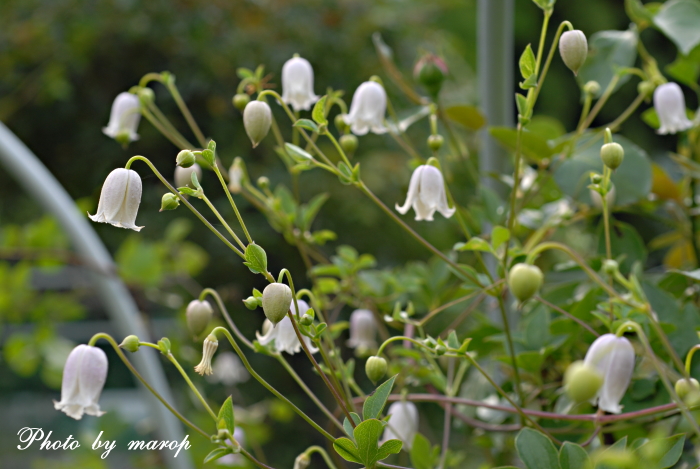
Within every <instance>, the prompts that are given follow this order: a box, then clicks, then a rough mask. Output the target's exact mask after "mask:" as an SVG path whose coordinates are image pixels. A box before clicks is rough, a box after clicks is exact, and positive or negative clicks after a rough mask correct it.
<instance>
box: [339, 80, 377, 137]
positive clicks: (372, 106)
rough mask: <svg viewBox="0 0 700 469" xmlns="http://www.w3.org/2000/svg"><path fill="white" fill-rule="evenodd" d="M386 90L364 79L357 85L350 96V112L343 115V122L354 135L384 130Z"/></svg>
mask: <svg viewBox="0 0 700 469" xmlns="http://www.w3.org/2000/svg"><path fill="white" fill-rule="evenodd" d="M385 113H386V91H384V87H383V86H382V85H380V84H379V83H377V82H374V81H366V82H364V83H362V84H361V85H360V86H358V87H357V89H356V90H355V94H354V95H353V96H352V104H351V105H350V113H349V114H347V115H345V117H344V119H345V123H346V124H348V125H349V126H350V129H351V130H352V133H354V134H355V135H365V134H366V133H367V132H369V131H370V130H371V131H372V132H374V133H375V134H383V133H385V132H386V130H387V129H386V127H385V126H384V114H385Z"/></svg>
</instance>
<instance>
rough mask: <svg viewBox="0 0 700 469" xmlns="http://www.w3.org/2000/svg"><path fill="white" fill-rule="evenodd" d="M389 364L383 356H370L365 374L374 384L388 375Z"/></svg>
mask: <svg viewBox="0 0 700 469" xmlns="http://www.w3.org/2000/svg"><path fill="white" fill-rule="evenodd" d="M387 368H388V366H387V363H386V360H385V359H383V358H382V357H376V356H375V357H369V358H368V359H367V363H365V374H367V377H368V378H369V379H370V381H372V382H373V383H374V384H377V382H378V381H379V380H380V379H382V378H383V377H384V375H386V370H387Z"/></svg>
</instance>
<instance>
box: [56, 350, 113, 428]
mask: <svg viewBox="0 0 700 469" xmlns="http://www.w3.org/2000/svg"><path fill="white" fill-rule="evenodd" d="M106 379H107V355H105V353H104V352H103V351H102V349H100V348H98V347H91V346H89V345H78V346H77V347H75V348H74V349H73V350H72V351H71V353H70V355H68V360H66V365H65V366H64V368H63V381H62V382H61V402H56V401H54V408H55V409H56V410H60V411H62V412H65V413H66V415H68V416H69V417H72V418H74V419H76V420H80V419H81V418H82V417H83V414H88V415H94V416H95V417H99V416H100V415H102V414H104V412H102V411H101V410H100V405H99V404H98V401H99V399H100V394H101V393H102V388H103V387H104V385H105V380H106Z"/></svg>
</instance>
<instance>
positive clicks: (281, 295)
mask: <svg viewBox="0 0 700 469" xmlns="http://www.w3.org/2000/svg"><path fill="white" fill-rule="evenodd" d="M291 305H292V290H291V289H290V288H289V287H288V286H287V285H285V284H284V283H271V284H269V285H268V286H266V287H265V289H264V290H263V296H262V307H263V311H264V312H265V317H266V318H267V319H269V320H270V322H272V324H277V323H278V322H280V321H281V320H282V319H284V316H285V315H286V314H287V311H289V308H290V307H291Z"/></svg>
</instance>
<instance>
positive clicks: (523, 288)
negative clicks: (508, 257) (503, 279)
mask: <svg viewBox="0 0 700 469" xmlns="http://www.w3.org/2000/svg"><path fill="white" fill-rule="evenodd" d="M543 279H544V276H543V275H542V271H541V270H540V268H539V267H537V266H536V265H530V264H522V263H521V264H516V265H515V266H513V268H512V269H510V272H509V273H508V288H510V291H511V293H513V296H515V297H516V298H517V299H518V300H519V301H520V302H521V303H522V302H523V301H526V300H529V299H530V298H532V296H533V295H534V294H535V293H537V291H538V290H539V289H540V287H541V286H542V280H543Z"/></svg>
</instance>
